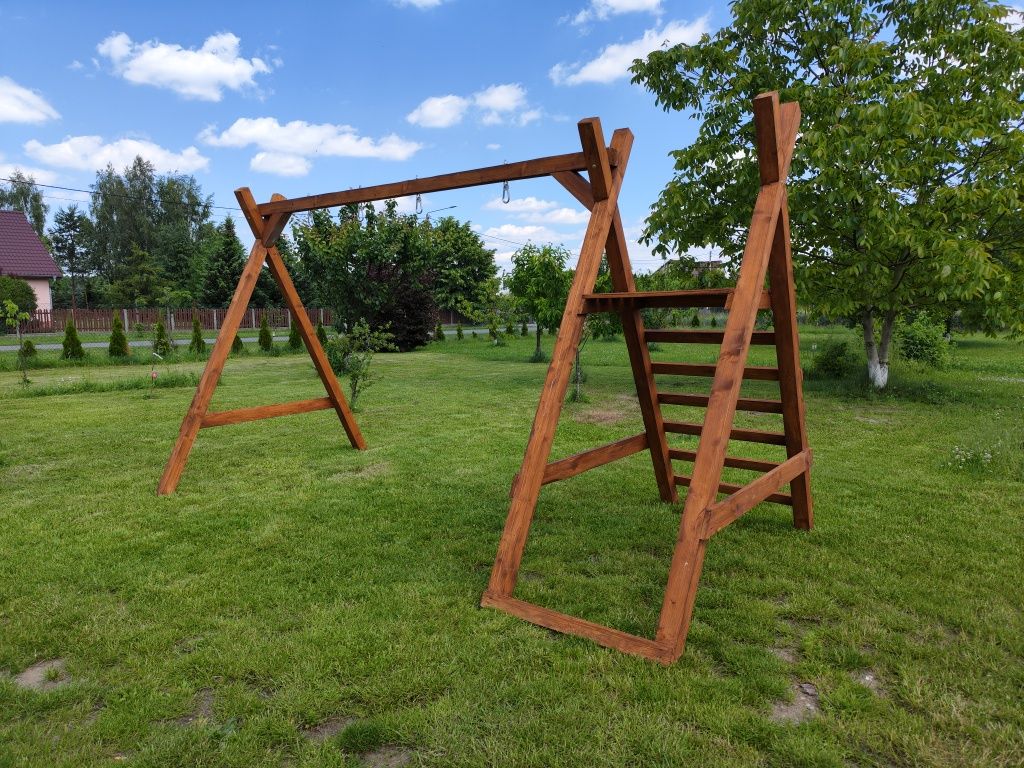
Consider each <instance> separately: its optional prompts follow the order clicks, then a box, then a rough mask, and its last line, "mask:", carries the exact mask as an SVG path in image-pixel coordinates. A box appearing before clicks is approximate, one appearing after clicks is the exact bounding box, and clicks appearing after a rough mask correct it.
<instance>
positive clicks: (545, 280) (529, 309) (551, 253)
mask: <svg viewBox="0 0 1024 768" xmlns="http://www.w3.org/2000/svg"><path fill="white" fill-rule="evenodd" d="M568 258H569V252H568V251H567V250H565V248H561V247H556V246H553V245H544V246H537V245H532V244H529V245H525V246H523V247H522V248H520V249H519V250H518V251H516V252H515V253H514V254H513V255H512V272H511V273H510V274H509V275H508V277H507V278H506V279H505V285H506V287H507V288H508V291H509V293H510V294H511V295H512V298H513V299H514V300H515V301H516V303H517V304H518V306H519V308H520V309H521V311H523V312H524V313H526V314H528V315H529V316H530V317H532V318H533V319H534V321H535V322H536V323H537V347H536V349H535V350H534V353H533V359H534V360H535V361H540V360H543V359H544V352H543V350H542V349H541V336H542V335H543V333H544V328H545V327H549V328H554V327H555V326H557V325H558V323H559V321H560V320H561V319H562V311H563V310H564V309H565V299H566V296H567V295H568V292H569V283H570V281H571V273H569V272H568V271H567V270H566V269H565V264H566V261H568Z"/></svg>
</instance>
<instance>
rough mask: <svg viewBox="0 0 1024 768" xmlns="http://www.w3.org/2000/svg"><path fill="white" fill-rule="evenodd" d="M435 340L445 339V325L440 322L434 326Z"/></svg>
mask: <svg viewBox="0 0 1024 768" xmlns="http://www.w3.org/2000/svg"><path fill="white" fill-rule="evenodd" d="M434 341H444V326H442V325H441V324H440V323H438V324H437V327H436V328H434Z"/></svg>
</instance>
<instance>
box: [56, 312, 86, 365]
mask: <svg viewBox="0 0 1024 768" xmlns="http://www.w3.org/2000/svg"><path fill="white" fill-rule="evenodd" d="M61 348H62V349H63V352H62V356H63V357H64V358H65V359H66V360H81V359H82V358H83V357H85V350H84V349H82V342H81V341H79V340H78V330H77V329H76V328H75V321H74V320H72V319H70V318H69V319H68V324H67V325H66V326H65V327H64V341H63V342H62V343H61Z"/></svg>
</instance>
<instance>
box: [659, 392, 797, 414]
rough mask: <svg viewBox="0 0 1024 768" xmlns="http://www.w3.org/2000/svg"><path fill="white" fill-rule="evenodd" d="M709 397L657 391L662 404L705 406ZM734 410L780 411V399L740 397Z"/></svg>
mask: <svg viewBox="0 0 1024 768" xmlns="http://www.w3.org/2000/svg"><path fill="white" fill-rule="evenodd" d="M709 399H710V398H709V397H708V395H695V394H690V393H688V392H685V393H684V392H659V393H658V402H659V403H661V404H662V405H693V406H697V407H699V408H707V405H708V400H709ZM736 410H738V411H754V412H756V413H782V401H781V400H765V399H761V398H754V397H741V398H739V399H738V400H737V401H736Z"/></svg>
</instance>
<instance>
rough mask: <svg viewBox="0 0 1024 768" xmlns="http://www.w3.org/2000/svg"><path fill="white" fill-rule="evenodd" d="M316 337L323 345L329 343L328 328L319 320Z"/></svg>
mask: <svg viewBox="0 0 1024 768" xmlns="http://www.w3.org/2000/svg"><path fill="white" fill-rule="evenodd" d="M316 338H317V341H319V342H320V346H321V347H322V346H324V345H325V344H326V343H327V329H326V328H324V324H323V323H321V322H320V321H319V320H317V321H316Z"/></svg>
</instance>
